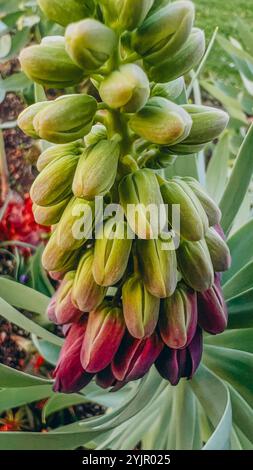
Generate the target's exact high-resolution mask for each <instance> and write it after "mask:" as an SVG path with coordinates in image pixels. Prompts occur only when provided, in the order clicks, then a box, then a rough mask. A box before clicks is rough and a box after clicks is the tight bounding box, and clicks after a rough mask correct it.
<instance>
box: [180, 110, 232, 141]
mask: <svg viewBox="0 0 253 470" xmlns="http://www.w3.org/2000/svg"><path fill="white" fill-rule="evenodd" d="M183 108H184V109H185V110H186V111H187V113H189V114H190V115H191V118H192V128H191V132H190V134H189V135H188V137H187V138H186V139H185V141H184V144H186V145H187V144H188V145H198V144H203V145H205V144H207V143H208V142H211V141H212V140H214V139H216V138H217V137H219V135H220V134H221V133H222V132H223V131H224V129H225V128H226V127H227V124H228V121H229V116H228V114H227V113H225V112H224V111H223V110H222V109H217V108H211V107H209V106H197V105H194V104H186V105H183Z"/></svg>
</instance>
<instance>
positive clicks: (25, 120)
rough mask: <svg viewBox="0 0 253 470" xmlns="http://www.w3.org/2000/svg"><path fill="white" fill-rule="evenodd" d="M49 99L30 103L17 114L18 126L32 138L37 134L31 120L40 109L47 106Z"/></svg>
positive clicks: (35, 137)
mask: <svg viewBox="0 0 253 470" xmlns="http://www.w3.org/2000/svg"><path fill="white" fill-rule="evenodd" d="M49 106H50V101H41V102H39V103H35V104H32V105H31V106H29V107H28V108H25V109H24V111H22V113H20V115H19V116H18V126H19V127H20V129H21V130H22V131H23V132H24V133H25V134H26V135H29V136H30V137H32V138H33V139H38V138H39V135H38V134H37V132H36V131H35V129H34V125H33V120H34V118H35V116H36V114H38V113H39V112H40V111H42V110H43V109H45V108H49Z"/></svg>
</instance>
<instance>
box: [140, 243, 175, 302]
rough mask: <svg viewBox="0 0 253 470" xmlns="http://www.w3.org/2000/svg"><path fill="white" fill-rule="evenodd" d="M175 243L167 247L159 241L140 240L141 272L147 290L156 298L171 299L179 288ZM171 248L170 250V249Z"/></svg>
mask: <svg viewBox="0 0 253 470" xmlns="http://www.w3.org/2000/svg"><path fill="white" fill-rule="evenodd" d="M173 247H174V245H173V242H171V243H170V247H168V246H167V247H166V246H165V242H163V241H162V240H161V239H160V238H158V239H157V240H138V241H137V254H138V261H139V267H140V272H141V275H142V278H143V281H144V284H145V286H146V288H147V290H148V291H149V292H150V293H151V294H152V295H154V296H155V297H159V298H161V299H162V298H165V297H170V296H171V295H172V294H173V292H174V291H175V289H176V286H177V257H176V252H175V250H174V249H172V248H173ZM168 248H170V249H168Z"/></svg>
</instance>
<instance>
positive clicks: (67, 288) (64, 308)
mask: <svg viewBox="0 0 253 470" xmlns="http://www.w3.org/2000/svg"><path fill="white" fill-rule="evenodd" d="M74 278H75V271H69V272H68V273H67V274H65V276H64V278H63V280H62V281H61V283H60V286H59V288H58V290H57V291H56V293H55V294H54V295H55V308H54V312H55V318H56V323H57V325H66V324H68V323H77V322H78V321H79V319H80V317H81V316H82V315H83V312H81V311H80V310H78V309H77V308H76V307H75V306H74V304H73V303H72V301H71V292H72V287H73V283H74Z"/></svg>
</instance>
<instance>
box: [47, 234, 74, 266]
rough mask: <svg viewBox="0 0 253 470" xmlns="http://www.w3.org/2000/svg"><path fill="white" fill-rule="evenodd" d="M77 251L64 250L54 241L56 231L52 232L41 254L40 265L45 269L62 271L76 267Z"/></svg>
mask: <svg viewBox="0 0 253 470" xmlns="http://www.w3.org/2000/svg"><path fill="white" fill-rule="evenodd" d="M78 257H79V251H78V250H76V251H66V250H62V249H61V248H59V246H58V245H57V243H56V233H55V232H53V233H52V235H51V237H50V239H49V241H48V242H47V245H46V247H45V249H44V251H43V255H42V265H43V267H44V269H45V270H46V271H52V273H54V272H57V273H63V274H65V273H66V272H68V271H71V270H73V269H76V267H77V264H78Z"/></svg>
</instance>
